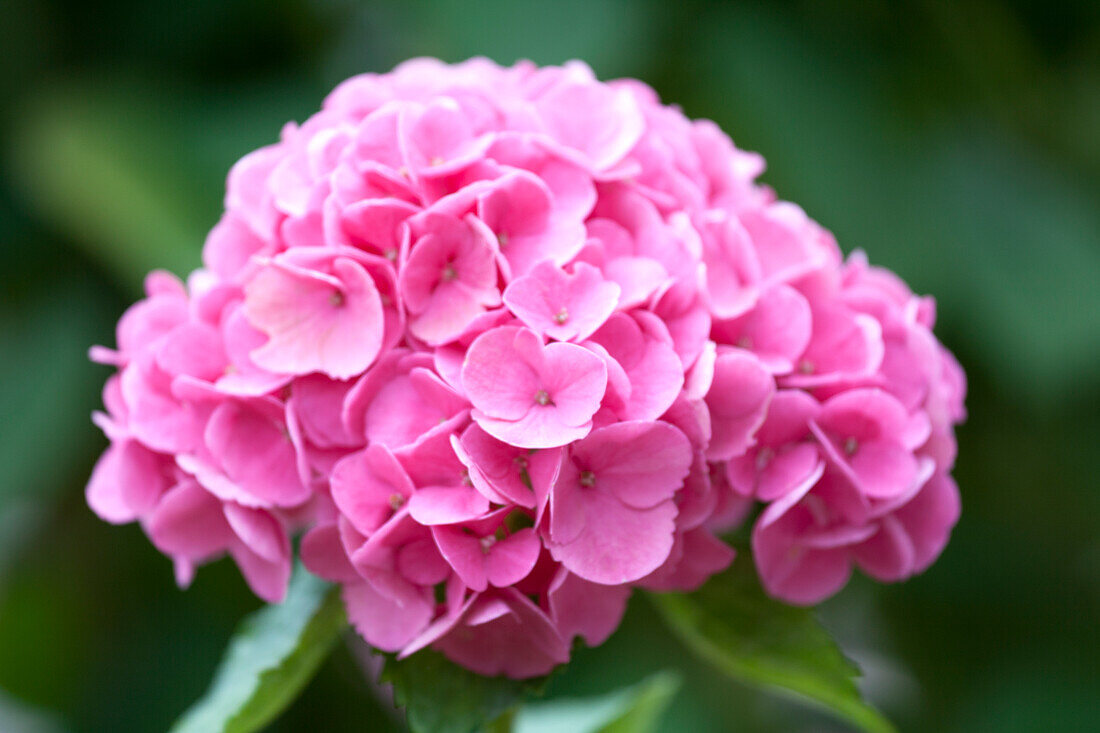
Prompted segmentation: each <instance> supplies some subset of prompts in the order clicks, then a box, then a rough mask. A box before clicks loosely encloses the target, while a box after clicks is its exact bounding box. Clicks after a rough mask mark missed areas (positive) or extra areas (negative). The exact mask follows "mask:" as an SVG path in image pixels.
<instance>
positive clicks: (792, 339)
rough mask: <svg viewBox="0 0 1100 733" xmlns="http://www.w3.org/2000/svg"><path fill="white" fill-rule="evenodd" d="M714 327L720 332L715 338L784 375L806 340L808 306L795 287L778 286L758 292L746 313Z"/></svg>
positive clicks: (770, 370)
mask: <svg viewBox="0 0 1100 733" xmlns="http://www.w3.org/2000/svg"><path fill="white" fill-rule="evenodd" d="M715 330H716V332H717V333H719V334H721V339H719V337H718V336H715V339H716V340H720V341H722V342H723V343H728V344H731V345H733V346H739V347H741V348H744V349H747V350H749V351H751V352H753V353H754V354H756V356H757V358H758V359H760V363H761V364H763V365H764V368H765V369H767V370H768V371H769V372H771V373H772V374H787V373H789V372H790V371H792V370H793V369H794V368H795V365H796V364H797V363H798V360H799V358H800V357H801V356H802V353H803V352H804V351H805V349H806V346H807V345H808V344H809V342H810V335H811V332H812V318H811V315H810V305H809V303H808V302H807V301H806V298H805V297H804V296H803V295H802V294H801V293H799V292H798V291H797V290H795V289H794V288H792V287H789V286H786V285H780V286H778V287H774V288H770V289H768V290H767V291H765V292H764V293H763V294H761V296H760V298H759V299H758V300H757V302H756V305H755V306H754V307H753V308H752V310H750V311H749V312H748V313H746V314H745V315H742V316H740V317H738V318H736V319H734V320H732V321H728V322H725V323H721V324H716V325H715Z"/></svg>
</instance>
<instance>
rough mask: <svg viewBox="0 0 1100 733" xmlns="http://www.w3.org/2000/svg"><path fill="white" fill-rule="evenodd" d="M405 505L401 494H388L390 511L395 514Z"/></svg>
mask: <svg viewBox="0 0 1100 733" xmlns="http://www.w3.org/2000/svg"><path fill="white" fill-rule="evenodd" d="M404 505H405V497H403V496H401V494H390V509H393V510H394V511H395V512H396V511H397V510H398V509H400V508H401V507H402V506H404Z"/></svg>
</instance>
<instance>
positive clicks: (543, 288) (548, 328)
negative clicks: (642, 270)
mask: <svg viewBox="0 0 1100 733" xmlns="http://www.w3.org/2000/svg"><path fill="white" fill-rule="evenodd" d="M618 298H619V286H618V285H616V284H614V283H609V282H606V281H604V279H603V278H602V277H601V276H600V272H599V270H597V269H596V268H595V267H592V266H591V265H586V264H584V263H578V264H577V265H575V266H574V268H573V274H571V275H570V274H567V273H566V272H564V271H563V270H561V269H559V268H557V267H555V266H554V265H553V264H552V263H550V262H542V263H541V264H539V265H538V266H536V267H535V268H534V269H533V270H531V272H530V273H528V274H527V275H524V276H523V277H520V278H517V279H515V280H513V281H512V282H511V284H510V285H509V286H508V289H507V290H505V291H504V303H505V305H507V306H508V308H509V310H511V311H512V312H513V313H515V314H516V316H517V317H518V318H519V319H520V320H522V321H523V322H524V323H525V324H527V325H528V326H529V327H531V328H532V329H533V330H534V331H535V332H536V333H540V334H545V335H547V336H549V337H550V338H553V339H556V340H558V341H581V340H583V339H585V338H587V337H588V336H589V335H590V334H592V333H593V332H594V331H595V330H596V329H598V328H599V327H600V326H601V325H603V322H604V321H606V320H607V318H608V316H610V315H611V313H612V312H613V311H614V310H615V304H616V302H617V301H618Z"/></svg>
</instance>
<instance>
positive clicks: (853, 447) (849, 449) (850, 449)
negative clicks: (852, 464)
mask: <svg viewBox="0 0 1100 733" xmlns="http://www.w3.org/2000/svg"><path fill="white" fill-rule="evenodd" d="M857 450H859V441H858V440H856V439H855V438H848V439H847V440H845V441H844V452H845V453H847V454H848V455H850V456H851V455H854V454H855V452H856V451H857Z"/></svg>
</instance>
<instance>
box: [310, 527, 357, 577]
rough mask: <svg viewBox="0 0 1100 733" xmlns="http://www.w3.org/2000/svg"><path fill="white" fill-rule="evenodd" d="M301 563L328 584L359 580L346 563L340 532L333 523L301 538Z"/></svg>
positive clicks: (353, 569) (349, 564)
mask: <svg viewBox="0 0 1100 733" xmlns="http://www.w3.org/2000/svg"><path fill="white" fill-rule="evenodd" d="M301 555H302V562H303V563H304V564H305V566H306V569H308V570H309V572H311V573H313V574H314V575H317V576H319V577H321V578H324V579H325V580H327V581H329V582H330V583H353V582H358V581H360V580H361V578H360V577H359V573H357V572H356V570H355V568H354V567H352V565H351V563H350V562H349V561H348V556H347V553H346V552H345V551H344V546H343V543H342V542H341V541H340V531H339V529H338V528H337V526H336V524H335V523H332V524H322V525H318V526H316V527H314V528H313V529H311V530H309V531H308V532H306V534H305V536H304V537H302V546H301Z"/></svg>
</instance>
